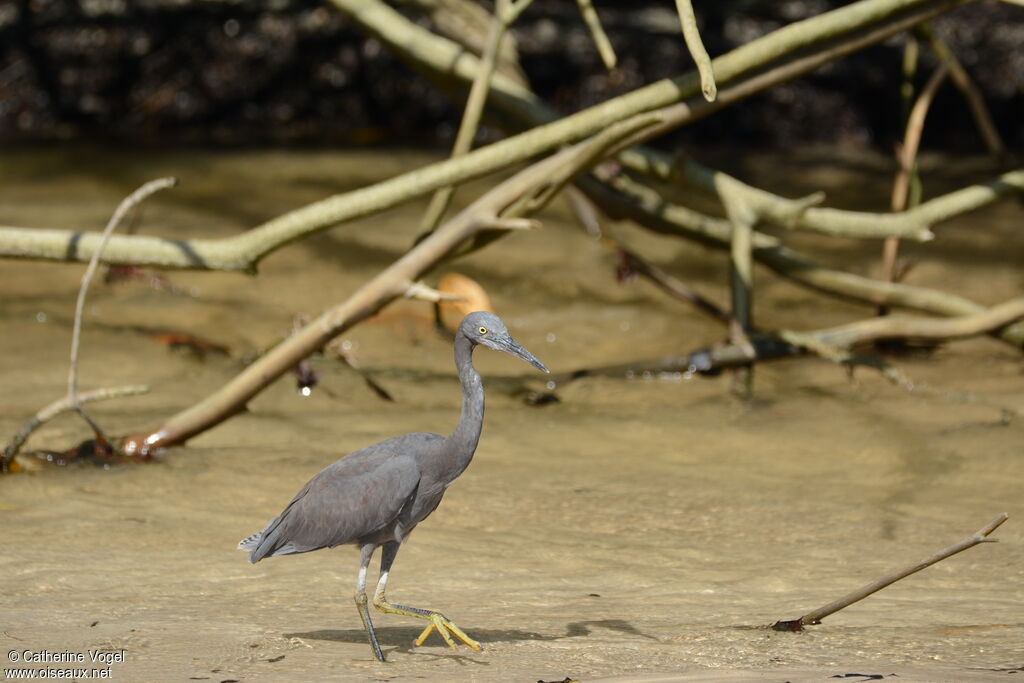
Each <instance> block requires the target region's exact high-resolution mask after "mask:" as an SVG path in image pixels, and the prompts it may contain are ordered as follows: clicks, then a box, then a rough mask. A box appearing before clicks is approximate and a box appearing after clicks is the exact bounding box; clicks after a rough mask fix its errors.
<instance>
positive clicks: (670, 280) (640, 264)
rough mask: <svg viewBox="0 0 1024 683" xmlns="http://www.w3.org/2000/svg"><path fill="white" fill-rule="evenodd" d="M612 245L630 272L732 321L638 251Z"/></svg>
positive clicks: (703, 310)
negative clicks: (643, 257) (639, 254)
mask: <svg viewBox="0 0 1024 683" xmlns="http://www.w3.org/2000/svg"><path fill="white" fill-rule="evenodd" d="M612 246H613V247H614V248H615V249H617V250H618V251H619V253H620V255H621V256H622V258H623V260H624V261H625V263H624V267H625V268H627V269H628V270H629V271H630V272H632V273H636V274H637V275H641V276H643V277H645V278H647V279H648V280H650V281H651V282H653V283H654V284H655V285H657V286H658V288H660V289H661V290H662V291H664V292H666V293H667V294H668V295H669V296H672V297H674V298H676V299H679V300H680V301H684V302H686V303H688V304H690V305H692V306H693V307H694V308H696V309H697V310H698V311H700V312H701V313H704V314H705V315H707V316H709V317H711V318H713V319H714V320H717V321H718V322H720V323H724V324H726V325H728V324H729V323H730V322H731V321H732V317H731V316H730V315H729V314H728V313H726V312H725V311H723V310H722V309H721V307H719V306H718V305H717V304H715V303H714V302H712V301H711V300H710V299H708V298H707V297H705V296H703V295H701V294H699V293H698V292H696V291H694V290H693V289H692V288H690V287H689V286H688V285H686V283H684V282H682V281H681V280H679V279H678V278H675V277H673V276H671V275H669V274H668V273H666V272H665V271H663V270H662V269H661V268H658V267H657V266H655V265H653V264H651V263H648V262H647V261H645V260H644V259H642V258H640V256H638V255H637V254H636V253H634V252H632V251H630V250H629V249H627V248H625V247H624V246H622V245H621V244H619V243H618V242H614V241H612Z"/></svg>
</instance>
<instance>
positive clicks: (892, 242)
mask: <svg viewBox="0 0 1024 683" xmlns="http://www.w3.org/2000/svg"><path fill="white" fill-rule="evenodd" d="M947 73H949V62H943V63H942V64H941V65H940V66H939V68H937V69H936V70H935V72H934V73H933V74H932V75H931V78H929V79H928V83H927V84H926V85H925V87H924V89H923V90H921V94H920V95H919V96H918V97H917V100H916V101H915V102H914V106H913V107H912V108H911V110H910V114H909V116H907V127H906V132H905V133H904V135H903V144H902V145H901V146H900V150H899V154H898V155H897V161H898V163H899V168H898V169H897V171H896V179H895V180H894V181H893V184H892V199H891V207H892V210H893V213H901V212H903V211H905V210H906V209H907V207H908V205H911V206H912V205H914V204H917V202H916V201H915V202H911V199H910V186H911V182H912V180H913V179H915V178H916V175H917V172H916V170H915V167H916V165H917V150H918V149H919V148H920V146H921V135H922V133H923V132H924V120H925V117H926V116H927V115H928V109H929V108H930V107H931V104H932V101H933V100H934V99H935V93H937V92H938V90H939V86H940V85H942V82H943V80H945V78H946V74H947ZM898 254H899V238H898V237H894V236H890V237H887V238H886V239H885V245H884V246H883V248H882V276H883V277H884V278H885V279H886V280H888V281H889V282H894V281H895V279H896V258H897V256H898ZM886 312H887V311H886V310H885V309H884V308H883V309H881V310H880V311H879V313H880V314H885V313H886Z"/></svg>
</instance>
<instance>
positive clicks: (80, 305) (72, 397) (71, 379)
mask: <svg viewBox="0 0 1024 683" xmlns="http://www.w3.org/2000/svg"><path fill="white" fill-rule="evenodd" d="M177 182H178V181H177V179H176V178H158V179H157V180H151V181H149V182H148V183H146V184H144V185H143V186H142V187H140V188H139V189H137V190H135V191H134V192H132V193H131V194H130V195H128V196H127V197H125V198H124V199H123V200H121V203H120V204H118V206H117V209H116V210H115V211H114V214H113V215H112V216H111V217H110V220H109V221H107V226H106V227H105V228H104V229H103V233H102V234H101V236H100V242H99V245H98V246H97V247H96V251H95V253H93V255H92V258H91V259H89V265H88V266H87V267H86V269H85V273H84V274H83V275H82V284H81V285H80V286H79V288H78V299H77V301H76V303H75V320H74V323H73V325H72V328H71V362H70V364H69V365H70V367H69V369H68V390H67V393H66V394H65V395H64V397H63V398H61V399H59V400H57V401H55V402H53V403H51V404H50V405H49V406H47V407H46V408H43V409H42V410H41V411H39V412H38V413H36V415H35V416H34V417H33V418H32V419H30V420H29V421H28V422H27V423H26V424H25V426H24V427H22V429H21V430H20V431H19V432H18V433H17V434H16V435H15V436H14V439H13V440H12V441H11V443H10V444H8V445H7V447H5V448H4V452H3V458H2V460H0V469H2V470H3V471H5V472H6V471H7V469H8V467H9V466H10V463H11V461H12V460H13V458H14V456H15V455H17V454H18V450H19V449H20V448H21V446H22V444H23V443H24V442H25V440H26V439H27V438H28V437H29V435H30V434H31V433H32V432H34V431H35V430H36V428H38V427H39V425H41V424H43V423H44V422H46V421H47V420H50V419H52V418H53V417H54V416H56V415H59V414H60V413H63V412H67V411H69V410H73V411H75V412H77V413H78V414H79V415H80V416H81V417H82V419H83V420H85V421H86V423H88V425H89V427H91V428H92V430H93V432H94V433H95V434H96V436H97V438H99V439H102V440H103V441H108V439H107V438H106V436H105V435H104V434H103V430H102V429H100V426H99V425H98V424H97V423H96V421H95V420H93V419H92V418H91V417H89V415H88V413H86V412H85V410H83V409H82V403H83V398H84V397H83V398H80V397H79V395H78V348H79V343H80V340H81V336H82V317H83V315H84V312H85V295H86V293H88V291H89V285H90V284H92V279H93V276H94V275H95V274H96V268H97V267H98V266H99V261H100V256H101V255H102V254H103V249H104V247H106V245H107V242H108V241H109V240H110V236H111V235H112V234H113V232H114V230H116V229H117V226H118V225H120V223H121V221H122V220H124V217H125V216H126V215H127V214H128V212H129V211H131V210H132V209H134V208H135V207H136V206H138V205H139V204H140V203H142V202H143V201H145V199H146V198H147V197H149V196H150V195H151V194H153V193H154V192H158V191H160V190H162V189H164V188H167V187H173V186H174V185H176V184H177ZM146 391H149V389H148V388H147V387H142V386H135V385H133V386H128V387H114V388H109V389H100V390H97V391H94V392H90V393H89V394H87V395H88V396H89V400H92V401H99V400H103V399H108V398H115V397H118V396H130V395H133V394H140V393H143V392H146Z"/></svg>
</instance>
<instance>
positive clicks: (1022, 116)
mask: <svg viewBox="0 0 1024 683" xmlns="http://www.w3.org/2000/svg"><path fill="white" fill-rule="evenodd" d="M695 4H696V5H697V8H698V15H699V20H700V22H701V26H702V31H703V35H704V38H705V42H706V44H707V47H708V50H709V52H710V53H711V54H712V56H714V55H716V54H720V53H722V52H724V51H727V50H728V49H730V48H732V47H734V46H736V45H739V44H742V43H744V42H747V41H749V40H750V39H752V38H754V37H757V36H759V35H762V34H764V33H767V32H768V31H770V30H771V29H773V28H775V27H778V26H780V25H782V24H785V23H788V22H791V21H794V20H797V19H801V18H804V17H807V16H812V15H814V14H818V13H820V12H822V11H825V10H827V9H828V8H830V7H834V6H838V5H841V4H845V3H841V2H830V1H828V0H789V1H781V2H763V1H762V2H757V1H753V0H749V1H736V2H697V3H695ZM596 5H597V7H598V11H599V12H600V14H601V17H602V19H603V22H604V24H605V27H606V29H607V30H608V33H609V35H610V37H611V39H612V42H613V43H614V45H615V47H616V51H617V52H618V54H619V59H620V69H619V70H618V72H617V73H615V74H608V73H607V72H606V71H605V70H604V69H603V67H602V66H601V64H600V60H599V59H598V56H597V53H596V51H595V50H594V48H593V45H592V44H591V40H590V37H589V34H588V33H587V32H586V30H585V28H584V27H583V24H582V22H581V20H580V18H579V14H578V11H577V9H576V5H575V3H574V2H571V1H570V0H537V1H536V2H535V3H534V5H533V6H532V7H531V8H530V9H529V10H528V11H527V13H526V14H525V15H524V16H523V18H522V19H521V20H520V22H519V24H518V25H517V29H516V36H517V38H518V40H519V50H520V54H521V58H522V64H523V67H524V69H525V71H526V73H527V75H528V76H529V78H530V81H531V83H532V84H533V86H534V88H535V89H536V90H537V91H538V92H539V93H540V94H541V95H542V96H544V97H545V98H547V99H548V100H549V101H551V102H553V103H554V104H555V105H556V106H557V107H559V108H560V109H561V110H563V111H566V112H570V111H573V110H576V109H578V108H581V107H584V106H586V105H588V104H591V103H594V102H597V101H600V100H602V99H605V98H607V97H609V96H612V95H614V94H616V93H620V92H624V91H627V90H630V89H632V88H635V87H637V86H639V85H642V84H644V83H647V82H650V81H652V80H655V79H657V78H661V77H664V76H668V75H673V74H676V73H679V72H681V71H684V70H687V69H689V68H691V62H690V58H689V56H688V54H687V53H686V51H685V46H684V44H683V41H682V39H681V37H680V35H679V31H678V21H677V19H676V15H675V11H674V4H673V3H672V2H671V1H670V0H658V1H657V2H655V1H651V0H636V1H634V2H611V1H609V0H597V2H596ZM936 27H937V29H938V31H939V33H940V35H941V36H942V37H943V38H944V39H946V40H947V42H948V43H949V44H950V45H951V46H952V47H953V49H954V50H955V52H956V54H957V55H958V57H959V58H960V60H961V61H962V62H963V63H964V65H965V66H966V67H967V69H968V71H969V72H970V73H971V75H972V76H973V77H974V78H975V79H976V81H977V83H978V84H979V86H980V87H981V89H982V91H983V92H984V93H985V96H986V98H987V101H988V103H989V105H990V107H991V109H992V112H993V115H994V116H995V118H996V122H997V125H998V127H999V129H1000V132H1001V133H1002V134H1003V136H1004V138H1005V140H1006V142H1007V144H1008V145H1009V146H1010V147H1011V148H1013V149H1017V150H1020V149H1021V148H1022V147H1024V123H1022V122H1024V8H1020V7H1015V6H1010V5H1007V4H1004V3H998V2H992V1H989V2H981V3H978V4H974V5H972V6H969V7H966V8H962V9H960V10H957V11H956V12H954V13H953V14H952V15H950V16H947V17H944V18H942V19H940V20H939V21H938V22H937V23H936ZM901 46H902V39H893V40H890V41H889V42H887V43H886V44H884V45H880V46H876V47H874V48H872V49H870V50H867V51H864V52H862V53H859V54H857V55H855V56H854V57H852V58H849V59H847V60H844V61H843V62H841V63H839V64H834V65H831V66H829V67H826V68H824V69H821V70H820V71H818V72H817V73H815V74H813V75H812V76H810V77H807V78H804V79H802V80H800V81H797V82H794V83H790V84H786V85H783V86H781V87H777V88H775V89H773V90H772V91H771V92H768V93H765V94H762V95H760V96H758V97H756V98H753V99H751V100H749V101H747V102H746V103H743V104H741V105H740V106H736V107H733V108H731V109H729V110H726V111H725V112H723V113H721V114H717V115H715V116H714V117H712V118H711V119H709V120H707V121H704V122H701V123H699V124H697V125H695V126H692V127H690V128H688V129H686V130H685V131H683V132H682V133H680V137H681V139H682V140H683V141H700V142H702V143H741V144H746V145H757V146H764V147H766V146H784V145H790V144H795V143H854V144H867V145H873V146H877V147H881V148H885V149H888V148H889V146H891V144H892V142H893V141H894V140H895V139H897V137H898V135H899V121H900V103H899V80H900V63H901V58H902V47H901ZM922 55H923V62H922V65H923V69H922V73H921V75H920V78H919V82H920V83H923V81H924V79H925V78H926V77H927V75H928V73H930V71H931V69H932V68H933V67H934V64H935V60H934V58H933V57H932V56H931V54H930V53H929V52H928V51H927V50H926V49H925V50H922ZM460 110H461V103H460V104H459V105H458V106H453V105H452V103H451V102H449V100H448V99H447V98H446V97H445V95H444V94H442V93H440V92H439V91H437V90H436V89H435V88H434V87H432V86H431V85H430V84H428V83H427V82H425V81H424V80H423V79H421V78H419V77H418V76H416V75H415V74H414V73H412V72H411V71H410V70H409V69H408V68H407V67H405V66H404V65H403V64H401V63H400V62H398V61H397V60H396V59H394V58H393V57H392V56H391V55H390V54H389V53H388V52H387V51H386V50H385V49H384V48H382V47H381V45H380V44H379V43H377V42H376V41H374V40H372V39H370V40H368V39H366V38H364V37H363V35H362V34H361V33H360V31H359V29H358V28H357V27H355V26H353V25H352V24H351V23H350V22H349V21H348V20H346V19H345V18H344V17H343V16H342V15H341V14H340V13H339V12H338V11H336V10H335V9H334V8H333V7H332V6H330V5H328V4H324V3H321V2H315V1H313V0H239V1H231V0H0V140H2V141H3V142H5V143H12V142H39V141H57V140H72V139H84V140H92V141H109V142H122V143H128V142H130V143H145V144H157V145H160V144H207V145H208V144H246V145H261V144H279V143H289V144H316V145H323V144H331V145H334V144H365V143H378V144H380V143H395V144H410V143H414V144H423V143H429V144H438V145H446V144H448V143H449V141H450V138H451V136H452V134H453V132H454V130H455V125H456V124H457V120H458V116H459V112H460ZM925 145H926V146H929V145H930V146H932V147H939V148H942V149H947V150H951V151H981V150H982V146H981V143H980V140H979V138H978V135H977V133H976V132H975V129H974V126H973V123H972V122H971V119H970V116H969V114H968V111H967V108H966V106H965V105H964V103H963V101H962V99H961V98H960V96H959V94H958V93H957V91H956V90H955V88H953V87H952V85H951V84H949V83H947V84H946V85H944V86H943V89H942V91H941V93H940V95H939V97H938V99H937V101H936V104H935V106H934V107H933V110H932V113H931V114H930V116H929V120H928V126H927V132H926V136H925Z"/></svg>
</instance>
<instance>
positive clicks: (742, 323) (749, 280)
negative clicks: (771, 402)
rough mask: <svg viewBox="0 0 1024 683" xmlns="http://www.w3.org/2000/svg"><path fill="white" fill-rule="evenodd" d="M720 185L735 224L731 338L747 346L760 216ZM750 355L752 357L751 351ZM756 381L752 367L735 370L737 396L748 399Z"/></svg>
mask: <svg viewBox="0 0 1024 683" xmlns="http://www.w3.org/2000/svg"><path fill="white" fill-rule="evenodd" d="M722 185H727V183H723V184H720V186H719V196H720V197H721V199H722V204H723V205H724V206H725V213H726V215H727V216H728V217H729V222H730V223H732V237H731V240H730V244H729V266H730V268H729V284H730V290H731V292H732V324H731V325H730V332H729V338H730V341H732V343H733V344H737V345H739V346H747V345H749V344H750V341H749V339H748V338H747V335H748V334H749V333H750V331H751V328H752V327H753V304H754V266H753V257H752V252H753V248H754V225H755V224H756V223H757V219H758V216H757V213H756V212H755V211H754V210H753V209H751V208H750V206H749V205H748V204H747V203H746V202H744V201H743V200H742V198H740V197H739V196H737V195H735V194H733V193H731V192H729V191H728V190H726V189H725V188H724V187H723V186H722ZM751 355H753V352H752V349H751ZM753 380H754V369H753V366H752V365H746V366H741V367H738V368H736V370H735V372H734V373H733V382H732V390H733V393H735V394H736V395H738V396H741V397H749V396H750V393H751V389H752V385H753Z"/></svg>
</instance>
